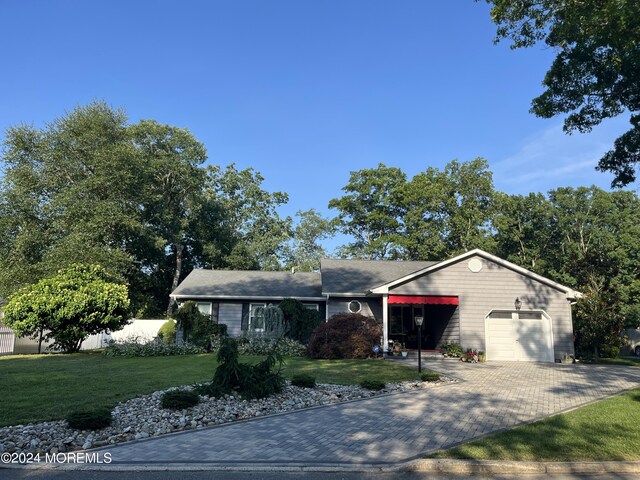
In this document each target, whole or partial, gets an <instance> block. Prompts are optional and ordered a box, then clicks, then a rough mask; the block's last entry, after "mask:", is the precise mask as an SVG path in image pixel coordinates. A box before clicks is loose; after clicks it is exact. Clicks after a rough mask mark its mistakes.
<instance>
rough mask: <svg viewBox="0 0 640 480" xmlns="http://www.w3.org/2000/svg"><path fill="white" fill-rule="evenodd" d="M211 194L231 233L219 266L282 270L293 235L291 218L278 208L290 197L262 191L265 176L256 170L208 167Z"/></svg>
mask: <svg viewBox="0 0 640 480" xmlns="http://www.w3.org/2000/svg"><path fill="white" fill-rule="evenodd" d="M207 172H208V182H209V187H208V191H209V195H210V197H211V198H214V199H215V200H216V201H217V202H219V204H220V205H221V207H222V208H223V210H224V212H225V222H224V225H223V227H224V228H225V229H226V231H227V232H228V237H227V242H226V244H225V245H224V246H223V247H224V248H223V249H222V253H221V256H220V259H219V262H218V264H217V265H216V266H219V267H222V268H235V269H240V270H251V269H259V270H279V269H281V268H282V265H283V263H284V262H285V260H286V253H287V252H286V250H287V242H288V241H289V240H290V238H291V236H292V227H291V223H292V222H291V218H290V217H286V218H281V217H280V215H279V214H278V211H277V209H278V207H279V206H281V205H283V204H285V203H287V201H288V200H289V197H288V195H287V194H286V193H283V192H273V193H271V192H268V191H267V190H265V189H263V188H262V182H263V181H264V177H263V176H262V175H260V173H258V172H256V171H255V170H254V169H253V168H247V169H244V170H238V169H237V168H236V167H235V164H231V165H229V166H227V167H226V168H225V169H223V168H221V167H219V166H211V167H208V170H207Z"/></svg>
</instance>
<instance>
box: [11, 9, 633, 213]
mask: <svg viewBox="0 0 640 480" xmlns="http://www.w3.org/2000/svg"><path fill="white" fill-rule="evenodd" d="M488 12H489V8H488V6H487V5H486V4H485V3H476V2H474V1H473V0H439V1H436V0H431V1H424V0H416V1H411V0H401V1H391V0H388V1H380V0H362V1H359V0H342V1H339V0H316V1H310V0H292V1H282V0H259V1H250V0H230V1H200V2H198V1H170V2H169V1H142V0H140V1H120V0H116V1H113V0H110V1H102V2H92V1H82V0H78V1H61V0H58V1H56V0H51V1H44V0H41V1H37V0H0V46H1V47H2V52H3V54H2V57H3V59H2V74H1V75H0V131H2V132H4V130H6V128H7V127H9V126H10V125H15V124H18V123H23V122H24V123H30V124H31V123H32V124H35V125H38V126H40V125H42V124H43V122H46V121H50V120H52V119H54V118H55V117H57V116H60V115H61V114H62V113H63V112H65V111H68V110H70V109H72V108H73V107H74V106H76V105H78V104H86V103H88V102H90V101H92V100H94V99H104V100H106V101H107V102H108V103H110V104H111V105H112V106H114V107H123V108H125V109H126V110H127V112H128V114H129V116H130V119H131V121H132V122H135V121H138V120H139V119H141V118H151V119H155V120H158V121H160V122H163V123H168V124H172V125H176V126H180V127H187V128H189V129H190V130H191V131H192V132H193V133H194V134H195V136H196V137H197V138H198V139H199V140H200V141H202V142H203V143H204V144H205V145H206V147H207V150H208V155H209V161H210V162H211V163H214V164H220V165H227V164H229V163H232V162H235V163H236V164H237V165H238V167H240V168H245V167H254V168H255V169H256V170H258V171H260V172H261V173H262V174H263V176H264V177H265V179H266V180H265V186H266V188H268V189H270V190H281V191H286V192H288V193H289V195H290V203H289V205H288V206H287V207H286V208H283V209H282V213H283V214H285V215H289V214H293V213H295V212H296V211H297V210H306V209H309V208H316V209H318V210H320V211H321V212H323V213H325V214H328V213H330V212H329V210H328V209H327V204H328V202H329V200H330V199H331V198H334V197H337V196H340V195H341V191H340V189H341V187H343V186H344V185H345V184H346V183H347V181H348V178H349V172H350V171H353V170H359V169H362V168H371V167H375V166H376V165H377V164H378V163H380V162H382V163H385V164H387V165H391V166H397V167H400V168H402V169H403V170H404V171H405V172H407V174H408V175H413V174H415V173H418V172H420V171H423V170H425V169H426V168H427V167H429V166H435V167H439V168H441V167H443V166H444V165H445V164H446V163H447V162H448V161H450V160H452V159H458V160H461V161H464V160H471V159H473V158H475V157H477V156H482V157H485V158H486V159H487V160H488V161H489V163H490V165H491V168H492V170H493V172H494V182H495V186H496V188H498V189H499V190H502V191H505V192H508V193H527V192H530V191H543V192H544V191H547V190H549V189H552V188H556V187H559V186H567V185H572V186H577V185H591V184H596V185H599V186H601V187H603V188H608V186H609V184H610V182H611V176H610V175H608V174H603V173H598V172H595V171H594V168H593V167H594V166H595V164H596V162H597V160H598V158H599V157H600V156H601V155H602V154H603V153H604V152H605V151H607V150H608V149H609V148H610V146H611V145H612V142H613V140H614V139H615V138H616V137H617V136H618V135H619V134H620V133H622V132H623V131H626V130H627V128H628V127H627V125H628V124H627V123H626V122H627V120H626V119H624V118H619V119H614V120H612V121H609V122H607V123H605V124H603V125H601V126H599V127H598V128H596V129H595V130H594V131H593V132H592V133H590V134H588V135H580V134H576V135H573V136H566V135H564V134H563V133H562V119H561V118H554V119H549V120H544V119H538V118H536V117H534V116H533V115H531V114H530V113H529V112H528V110H529V106H530V101H531V99H532V98H533V97H534V96H536V95H537V94H539V93H540V92H541V91H542V87H541V81H542V78H543V76H544V73H545V72H546V70H547V68H548V66H549V64H550V62H551V60H552V58H553V56H554V53H553V51H550V50H548V49H545V48H544V47H543V46H539V47H534V48H531V49H527V50H518V51H511V50H510V49H509V48H508V45H507V44H506V43H505V44H499V45H498V46H495V45H493V43H492V40H493V37H494V33H495V26H494V25H493V24H492V23H491V21H490V17H489V13H488Z"/></svg>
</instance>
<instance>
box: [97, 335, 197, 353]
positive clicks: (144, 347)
mask: <svg viewBox="0 0 640 480" xmlns="http://www.w3.org/2000/svg"><path fill="white" fill-rule="evenodd" d="M195 353H205V349H204V348H201V347H197V346H195V345H191V344H188V343H185V344H184V345H176V344H175V343H164V341H162V340H152V341H151V342H145V343H140V342H139V341H138V340H137V339H136V338H132V339H127V340H123V341H119V342H118V341H116V340H109V341H108V342H107V346H106V348H105V349H104V350H103V352H102V354H103V355H105V356H107V357H162V356H169V355H193V354H195Z"/></svg>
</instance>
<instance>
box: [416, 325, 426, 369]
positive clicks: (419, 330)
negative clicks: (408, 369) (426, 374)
mask: <svg viewBox="0 0 640 480" xmlns="http://www.w3.org/2000/svg"><path fill="white" fill-rule="evenodd" d="M415 320H416V325H417V326H418V373H421V372H422V321H423V320H424V317H415Z"/></svg>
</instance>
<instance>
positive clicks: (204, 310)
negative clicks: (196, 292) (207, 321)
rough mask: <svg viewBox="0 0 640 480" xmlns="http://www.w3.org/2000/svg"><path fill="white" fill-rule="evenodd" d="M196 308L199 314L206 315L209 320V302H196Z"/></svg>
mask: <svg viewBox="0 0 640 480" xmlns="http://www.w3.org/2000/svg"><path fill="white" fill-rule="evenodd" d="M196 306H197V307H198V310H200V313H201V314H203V315H206V316H207V317H209V318H211V303H210V302H197V303H196Z"/></svg>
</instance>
